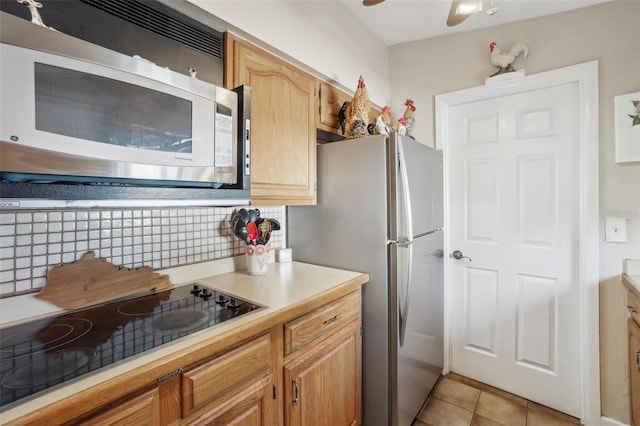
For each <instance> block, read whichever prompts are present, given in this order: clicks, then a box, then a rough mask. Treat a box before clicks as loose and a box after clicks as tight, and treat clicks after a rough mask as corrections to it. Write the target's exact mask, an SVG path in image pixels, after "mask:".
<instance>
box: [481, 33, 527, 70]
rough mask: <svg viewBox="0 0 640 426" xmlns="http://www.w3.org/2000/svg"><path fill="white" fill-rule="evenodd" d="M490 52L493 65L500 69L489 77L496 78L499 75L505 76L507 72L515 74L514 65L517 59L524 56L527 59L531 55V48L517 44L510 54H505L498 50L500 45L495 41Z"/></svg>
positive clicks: (490, 47)
mask: <svg viewBox="0 0 640 426" xmlns="http://www.w3.org/2000/svg"><path fill="white" fill-rule="evenodd" d="M489 51H490V52H491V63H492V64H493V65H495V66H496V67H498V71H496V72H495V73H494V74H491V75H490V76H489V77H495V76H496V75H498V74H504V73H507V72H514V71H515V69H514V68H513V63H514V62H515V60H516V58H517V57H518V56H520V55H523V56H524V57H525V58H526V57H527V55H528V54H529V48H528V47H527V45H526V44H524V43H515V44H514V45H513V47H511V50H510V51H509V52H508V53H503V52H502V51H500V49H498V45H497V44H496V42H495V41H493V42H491V44H490V45H489Z"/></svg>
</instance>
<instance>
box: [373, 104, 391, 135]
mask: <svg viewBox="0 0 640 426" xmlns="http://www.w3.org/2000/svg"><path fill="white" fill-rule="evenodd" d="M392 130H393V127H392V126H391V108H389V107H388V106H383V107H382V110H381V111H380V114H378V117H377V118H376V122H375V125H374V132H373V133H372V134H374V135H385V136H386V135H388V134H389V133H391V131H392ZM369 133H371V132H369Z"/></svg>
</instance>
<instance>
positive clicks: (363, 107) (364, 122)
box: [346, 76, 371, 138]
mask: <svg viewBox="0 0 640 426" xmlns="http://www.w3.org/2000/svg"><path fill="white" fill-rule="evenodd" d="M370 108H371V102H370V101H369V92H368V91H367V87H366V86H365V84H364V79H363V78H362V76H360V79H359V80H358V88H357V89H356V92H355V93H354V95H353V99H352V100H351V103H350V104H349V105H348V106H347V110H346V117H347V129H348V131H347V138H360V137H363V136H367V135H368V131H367V126H368V124H369V110H370Z"/></svg>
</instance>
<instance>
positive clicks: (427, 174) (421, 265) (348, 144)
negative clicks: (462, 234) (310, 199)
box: [287, 133, 444, 426]
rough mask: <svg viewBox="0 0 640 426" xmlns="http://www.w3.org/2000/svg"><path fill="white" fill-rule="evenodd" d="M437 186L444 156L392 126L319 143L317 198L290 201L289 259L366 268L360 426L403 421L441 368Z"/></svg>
mask: <svg viewBox="0 0 640 426" xmlns="http://www.w3.org/2000/svg"><path fill="white" fill-rule="evenodd" d="M442 193H443V191H442V155H441V154H440V153H439V152H437V151H435V150H433V149H431V148H429V147H427V146H426V145H424V144H421V143H419V142H416V141H415V140H413V139H411V138H409V137H405V136H400V135H397V134H395V133H392V134H391V135H390V136H388V137H386V136H370V137H365V138H360V139H350V140H345V141H341V142H333V143H327V144H323V145H318V204H317V205H315V206H297V207H289V208H288V217H287V224H288V235H289V245H290V246H291V247H292V248H293V257H294V259H295V260H299V261H303V262H309V263H315V264H319V265H325V266H332V267H336V268H342V269H350V270H355V271H361V272H367V273H369V274H370V277H371V280H370V282H369V283H367V284H365V286H364V287H363V334H362V352H363V369H362V376H363V387H362V394H363V424H364V425H365V426H377V425H381V426H383V425H384V426H386V425H391V426H409V425H410V424H411V423H412V421H413V420H414V417H415V416H416V415H417V414H418V413H419V411H420V408H421V407H422V404H423V403H424V401H425V399H426V398H427V396H428V395H429V392H430V391H431V389H432V388H433V386H434V384H435V383H436V381H437V379H438V377H439V376H440V374H441V373H442V368H443V360H444V341H443V329H444V288H443V286H444V278H443V256H442V254H443V246H442V244H443V237H442V232H443V231H442V226H443V216H444V215H443V198H442ZM301 285H304V284H301Z"/></svg>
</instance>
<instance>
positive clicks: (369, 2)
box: [362, 0, 384, 6]
mask: <svg viewBox="0 0 640 426" xmlns="http://www.w3.org/2000/svg"><path fill="white" fill-rule="evenodd" d="M383 1H384V0H362V4H363V5H364V6H375V5H376V4H379V3H382V2H383Z"/></svg>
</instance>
